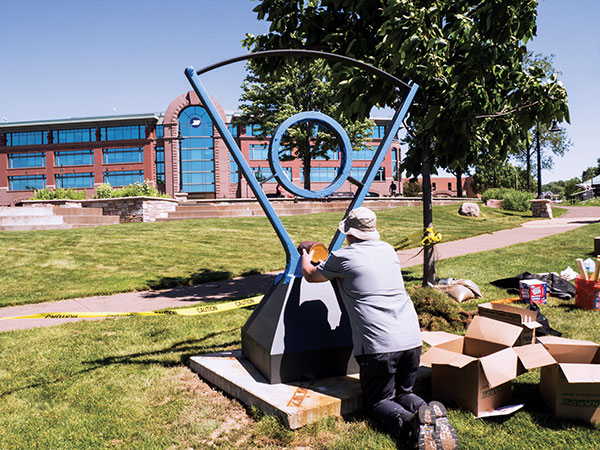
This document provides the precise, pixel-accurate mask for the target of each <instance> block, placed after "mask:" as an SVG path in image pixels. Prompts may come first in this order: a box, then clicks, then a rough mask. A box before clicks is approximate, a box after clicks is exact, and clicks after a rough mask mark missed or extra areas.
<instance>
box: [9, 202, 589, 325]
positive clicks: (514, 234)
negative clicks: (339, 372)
mask: <svg viewBox="0 0 600 450" xmlns="http://www.w3.org/2000/svg"><path fill="white" fill-rule="evenodd" d="M567 209H568V212H567V213H566V214H564V215H563V216H561V217H560V218H558V219H552V220H535V221H531V222H526V223H524V224H523V225H522V226H520V227H517V228H512V229H508V230H501V231H496V232H494V233H491V234H485V235H481V236H475V237H471V238H467V239H462V240H460V241H452V242H445V243H441V244H438V245H437V246H436V249H437V259H445V258H451V257H454V256H461V255H465V254H467V253H476V252H481V251H485V250H492V249H495V248H501V247H506V246H508V245H512V244H517V243H520V242H527V241H532V240H535V239H539V238H542V237H546V236H550V235H553V234H558V233H562V232H565V231H569V230H573V229H575V228H578V227H581V226H583V225H587V224H590V223H593V222H600V207H568V208H567ZM590 245H593V243H592V244H590ZM418 251H419V249H411V250H405V251H404V250H403V251H400V252H398V256H399V258H400V262H401V263H402V266H403V267H410V266H414V265H417V264H421V263H422V257H421V256H417V257H414V255H415V254H416V253H418ZM275 275H276V274H275V273H271V274H264V275H251V276H248V277H243V278H236V279H233V280H222V281H215V282H209V283H203V284H199V285H195V286H185V287H179V288H174V289H168V290H164V291H146V292H128V293H124V294H116V295H108V296H99V297H89V298H83V299H74V300H63V301H58V302H50V303H40V304H36V305H24V306H14V307H9V308H2V309H0V317H12V316H25V315H30V314H35V313H45V312H71V311H73V312H75V311H76V312H101V311H107V312H108V311H110V312H132V311H152V310H155V309H162V308H171V307H181V306H189V305H190V304H193V303H197V302H200V301H203V300H218V299H226V298H243V297H249V296H252V295H256V294H260V293H264V292H265V291H266V290H267V289H268V288H269V286H270V285H271V284H272V283H273V280H274V278H275ZM77 320H98V319H18V320H2V321H0V332H2V331H8V330H18V329H26V328H34V327H43V326H52V325H57V324H60V323H64V322H74V321H77Z"/></svg>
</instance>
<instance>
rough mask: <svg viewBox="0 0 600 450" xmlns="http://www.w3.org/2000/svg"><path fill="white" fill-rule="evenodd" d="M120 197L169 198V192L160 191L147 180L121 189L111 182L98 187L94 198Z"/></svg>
mask: <svg viewBox="0 0 600 450" xmlns="http://www.w3.org/2000/svg"><path fill="white" fill-rule="evenodd" d="M120 197H162V198H169V196H168V195H167V194H163V193H162V192H159V191H158V189H156V188H154V187H152V186H150V185H149V184H148V183H147V182H146V181H144V182H143V183H139V182H137V181H136V182H135V183H133V184H130V185H128V186H123V187H122V188H120V189H113V188H112V187H111V185H110V184H108V183H103V184H101V185H100V186H98V187H97V188H96V194H95V195H94V198H120Z"/></svg>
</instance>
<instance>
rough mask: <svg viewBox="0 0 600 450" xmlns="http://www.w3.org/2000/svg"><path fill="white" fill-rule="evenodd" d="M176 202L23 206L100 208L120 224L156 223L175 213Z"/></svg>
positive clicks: (33, 203) (34, 202)
mask: <svg viewBox="0 0 600 450" xmlns="http://www.w3.org/2000/svg"><path fill="white" fill-rule="evenodd" d="M177 203H178V202H177V200H173V199H170V198H159V197H121V198H101V199H92V200H28V201H24V202H23V204H24V205H25V206H40V207H41V206H45V207H47V206H61V207H69V208H102V214H103V215H105V216H119V221H120V222H121V223H127V222H156V220H157V219H160V218H166V217H168V215H169V212H171V211H175V208H176V207H177Z"/></svg>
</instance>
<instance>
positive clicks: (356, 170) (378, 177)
mask: <svg viewBox="0 0 600 450" xmlns="http://www.w3.org/2000/svg"><path fill="white" fill-rule="evenodd" d="M366 173H367V168H366V167H353V168H352V169H350V176H351V177H352V178H354V179H356V180H358V181H361V180H362V179H363V177H364V176H365V174H366ZM374 181H385V167H380V168H379V170H378V171H377V173H376V174H375V180H374Z"/></svg>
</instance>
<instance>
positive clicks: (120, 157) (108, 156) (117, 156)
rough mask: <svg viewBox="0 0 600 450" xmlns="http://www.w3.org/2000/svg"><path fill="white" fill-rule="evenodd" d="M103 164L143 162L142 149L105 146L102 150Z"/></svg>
mask: <svg viewBox="0 0 600 450" xmlns="http://www.w3.org/2000/svg"><path fill="white" fill-rule="evenodd" d="M102 162H103V163H104V164H123V163H137V162H144V149H143V148H141V147H132V148H105V149H103V150H102Z"/></svg>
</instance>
